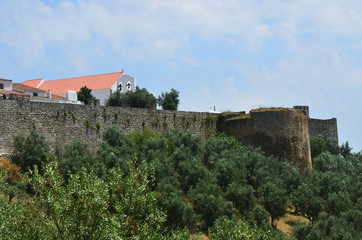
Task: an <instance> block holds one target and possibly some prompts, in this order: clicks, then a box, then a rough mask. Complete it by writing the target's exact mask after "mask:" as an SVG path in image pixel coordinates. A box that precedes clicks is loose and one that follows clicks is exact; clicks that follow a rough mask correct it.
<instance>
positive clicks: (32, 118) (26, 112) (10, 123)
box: [0, 99, 218, 158]
mask: <svg viewBox="0 0 362 240" xmlns="http://www.w3.org/2000/svg"><path fill="white" fill-rule="evenodd" d="M217 117H218V114H212V113H201V112H181V111H164V110H151V109H141V108H122V107H102V106H97V105H93V106H85V105H73V104H62V103H44V102H29V100H26V99H19V100H0V158H1V157H3V158H4V157H7V156H9V154H11V152H12V151H13V136H14V135H16V134H19V133H22V134H28V133H29V132H30V130H31V129H32V128H33V127H35V128H36V130H37V131H39V132H40V133H41V134H43V135H44V136H45V137H46V139H47V140H48V141H49V142H50V144H51V146H53V147H54V146H55V145H56V144H58V145H61V146H63V145H65V144H68V143H71V142H72V141H74V140H76V139H81V140H82V141H84V142H86V143H87V144H88V145H89V147H90V148H91V149H93V150H96V149H97V147H98V145H99V143H100V141H101V136H102V133H103V131H104V130H105V129H106V128H107V127H108V126H112V125H113V126H116V127H117V128H119V129H122V130H123V131H124V132H125V133H126V134H128V133H130V132H133V131H135V130H138V131H140V130H143V129H146V128H148V129H150V130H153V131H156V132H158V133H165V132H168V131H170V130H172V129H175V128H178V129H187V130H189V131H191V132H192V133H193V134H198V135H200V136H201V137H202V139H203V140H205V139H207V138H208V137H210V136H212V135H214V134H215V133H216V120H217Z"/></svg>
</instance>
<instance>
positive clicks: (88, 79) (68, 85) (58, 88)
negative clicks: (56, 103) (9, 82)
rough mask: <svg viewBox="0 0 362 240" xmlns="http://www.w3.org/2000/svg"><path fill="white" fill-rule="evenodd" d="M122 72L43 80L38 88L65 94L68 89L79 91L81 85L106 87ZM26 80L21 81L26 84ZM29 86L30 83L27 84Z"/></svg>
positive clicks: (94, 88) (94, 87) (96, 88)
mask: <svg viewBox="0 0 362 240" xmlns="http://www.w3.org/2000/svg"><path fill="white" fill-rule="evenodd" d="M123 74H124V72H116V73H107V74H100V75H92V76H85V77H75V78H66V79H58V80H51V81H44V82H43V83H42V84H41V85H40V86H39V87H38V88H39V89H42V90H45V91H47V90H48V89H51V91H52V93H54V94H65V93H66V92H67V91H68V90H73V91H76V92H79V90H80V88H81V87H84V86H87V88H90V89H92V90H98V89H108V88H111V87H112V86H113V84H114V83H115V82H116V81H117V80H118V79H119V78H120V77H121V76H122V75H123ZM27 82H28V81H26V82H23V84H26V85H28V84H27ZM29 86H30V85H29Z"/></svg>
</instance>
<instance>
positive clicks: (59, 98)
mask: <svg viewBox="0 0 362 240" xmlns="http://www.w3.org/2000/svg"><path fill="white" fill-rule="evenodd" d="M45 96H46V97H47V98H49V96H48V93H46V95H45ZM52 99H58V100H66V98H65V97H62V96H59V95H55V94H52Z"/></svg>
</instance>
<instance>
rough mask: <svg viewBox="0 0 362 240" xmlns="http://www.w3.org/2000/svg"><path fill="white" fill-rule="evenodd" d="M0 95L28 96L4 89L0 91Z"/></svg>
mask: <svg viewBox="0 0 362 240" xmlns="http://www.w3.org/2000/svg"><path fill="white" fill-rule="evenodd" d="M0 94H16V95H21V96H29V95H28V94H26V93H21V92H15V91H10V90H4V89H0Z"/></svg>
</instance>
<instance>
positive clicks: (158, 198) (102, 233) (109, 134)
mask: <svg viewBox="0 0 362 240" xmlns="http://www.w3.org/2000/svg"><path fill="white" fill-rule="evenodd" d="M313 141H314V140H313ZM315 142H318V143H320V142H321V141H319V140H316V141H315ZM312 144H314V145H313V146H314V148H315V150H313V151H314V152H313V154H314V155H313V170H312V171H310V170H308V169H305V170H301V169H296V168H294V167H293V166H291V164H290V163H288V162H285V161H281V160H278V159H276V158H273V157H266V156H265V155H264V154H263V152H261V151H260V150H259V149H252V148H247V147H245V146H243V145H242V144H241V143H240V142H238V141H237V140H235V139H234V138H232V137H226V136H225V135H223V134H218V135H216V136H215V137H213V138H210V139H209V140H208V141H207V142H205V143H204V144H202V143H201V141H200V138H199V137H198V136H193V135H191V133H190V132H187V131H178V130H174V131H172V132H169V133H168V134H167V135H164V136H160V135H158V134H156V133H154V132H152V131H149V130H145V131H143V132H133V133H132V134H130V135H129V136H126V135H124V134H123V132H121V131H120V130H118V129H116V128H109V129H107V131H105V133H104V134H103V142H102V144H101V146H100V147H99V149H98V150H97V153H96V154H92V153H91V151H90V150H89V149H88V148H87V145H86V144H84V143H82V142H81V141H75V142H73V143H72V144H70V145H67V146H65V147H57V148H56V149H55V151H54V152H53V153H50V151H49V146H48V143H47V142H46V141H45V139H44V137H42V136H41V135H40V134H39V133H37V132H36V131H35V130H33V131H32V132H31V133H30V134H29V135H28V136H22V135H18V136H16V137H15V138H14V146H15V151H14V154H13V156H12V161H4V162H2V163H1V164H0V169H4V170H6V171H3V172H2V173H1V175H0V193H1V194H0V195H1V196H0V212H1V214H0V237H1V239H190V236H192V238H195V239H198V238H200V239H202V238H201V233H203V234H204V235H205V234H206V235H207V236H208V237H209V238H210V239H287V238H288V239H298V240H299V239H361V238H362V233H361V230H360V223H361V222H362V156H361V154H352V153H351V152H350V149H348V147H347V148H346V146H345V145H344V146H343V148H342V150H343V151H342V152H343V156H342V155H340V154H339V150H338V152H337V153H336V152H333V151H331V150H330V149H331V148H328V146H329V145H328V146H327V145H326V143H325V142H324V145H323V144H321V145H317V146H315V143H312ZM318 146H322V147H323V146H324V147H323V148H322V149H321V147H318ZM338 149H339V148H338ZM316 151H317V152H316ZM331 152H333V153H331ZM20 169H22V170H20ZM20 172H23V173H25V174H23V175H20ZM287 213H288V215H292V216H293V215H294V216H299V219H300V218H302V219H304V221H298V222H293V223H291V224H292V225H293V226H294V228H293V230H292V235H291V236H285V234H283V232H281V231H279V230H277V229H276V227H275V226H276V222H277V220H278V219H280V218H282V217H283V216H285V215H286V214H287Z"/></svg>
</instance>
